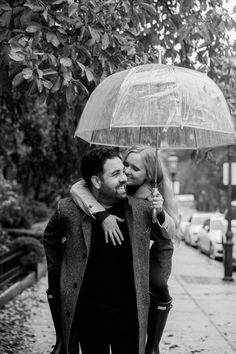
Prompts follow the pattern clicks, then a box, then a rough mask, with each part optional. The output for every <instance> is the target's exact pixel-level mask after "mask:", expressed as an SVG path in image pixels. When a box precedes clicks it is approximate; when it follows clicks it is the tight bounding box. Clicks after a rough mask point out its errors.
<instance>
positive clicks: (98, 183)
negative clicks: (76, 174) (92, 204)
mask: <svg viewBox="0 0 236 354" xmlns="http://www.w3.org/2000/svg"><path fill="white" fill-rule="evenodd" d="M91 182H92V184H93V186H94V188H96V189H100V188H101V180H100V178H99V177H98V176H92V177H91Z"/></svg>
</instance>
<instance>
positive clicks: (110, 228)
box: [102, 214, 124, 246]
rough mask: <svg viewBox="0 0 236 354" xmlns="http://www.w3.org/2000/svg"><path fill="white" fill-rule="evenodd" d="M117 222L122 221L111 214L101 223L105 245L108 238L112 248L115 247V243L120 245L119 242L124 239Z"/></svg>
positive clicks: (122, 220)
mask: <svg viewBox="0 0 236 354" xmlns="http://www.w3.org/2000/svg"><path fill="white" fill-rule="evenodd" d="M117 222H124V219H121V218H118V216H115V215H112V214H110V215H109V216H108V217H106V219H104V220H103V222H102V228H103V231H104V234H105V240H106V243H108V239H109V238H110V239H111V241H112V243H113V245H114V246H116V242H118V244H119V245H121V242H122V241H124V237H123V235H122V232H121V231H120V228H119V226H118V224H117Z"/></svg>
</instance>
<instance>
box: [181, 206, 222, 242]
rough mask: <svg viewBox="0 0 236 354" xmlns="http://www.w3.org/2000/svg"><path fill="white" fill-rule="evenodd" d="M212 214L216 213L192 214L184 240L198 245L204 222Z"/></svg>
mask: <svg viewBox="0 0 236 354" xmlns="http://www.w3.org/2000/svg"><path fill="white" fill-rule="evenodd" d="M212 215H215V213H210V212H209V213H201V212H196V213H193V214H192V215H191V217H190V219H189V222H188V225H186V227H185V233H184V241H185V243H186V244H187V245H191V246H193V247H197V244H198V233H199V231H200V229H201V227H202V224H203V223H204V221H205V220H206V219H208V218H209V217H210V216H212Z"/></svg>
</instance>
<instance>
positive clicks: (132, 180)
mask: <svg viewBox="0 0 236 354" xmlns="http://www.w3.org/2000/svg"><path fill="white" fill-rule="evenodd" d="M124 165H125V174H126V176H127V185H128V186H140V185H141V184H143V183H144V181H145V180H146V177H147V175H146V169H145V167H144V165H143V161H142V158H141V156H140V154H139V153H135V152H131V153H130V154H129V155H128V156H127V157H126V159H125V161H124Z"/></svg>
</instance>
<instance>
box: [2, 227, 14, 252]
mask: <svg viewBox="0 0 236 354" xmlns="http://www.w3.org/2000/svg"><path fill="white" fill-rule="evenodd" d="M13 248H14V239H13V238H12V237H11V236H10V235H9V234H8V233H7V232H6V231H5V230H3V229H2V228H1V227H0V256H1V255H3V254H5V253H7V252H9V251H10V250H12V249H13Z"/></svg>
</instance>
